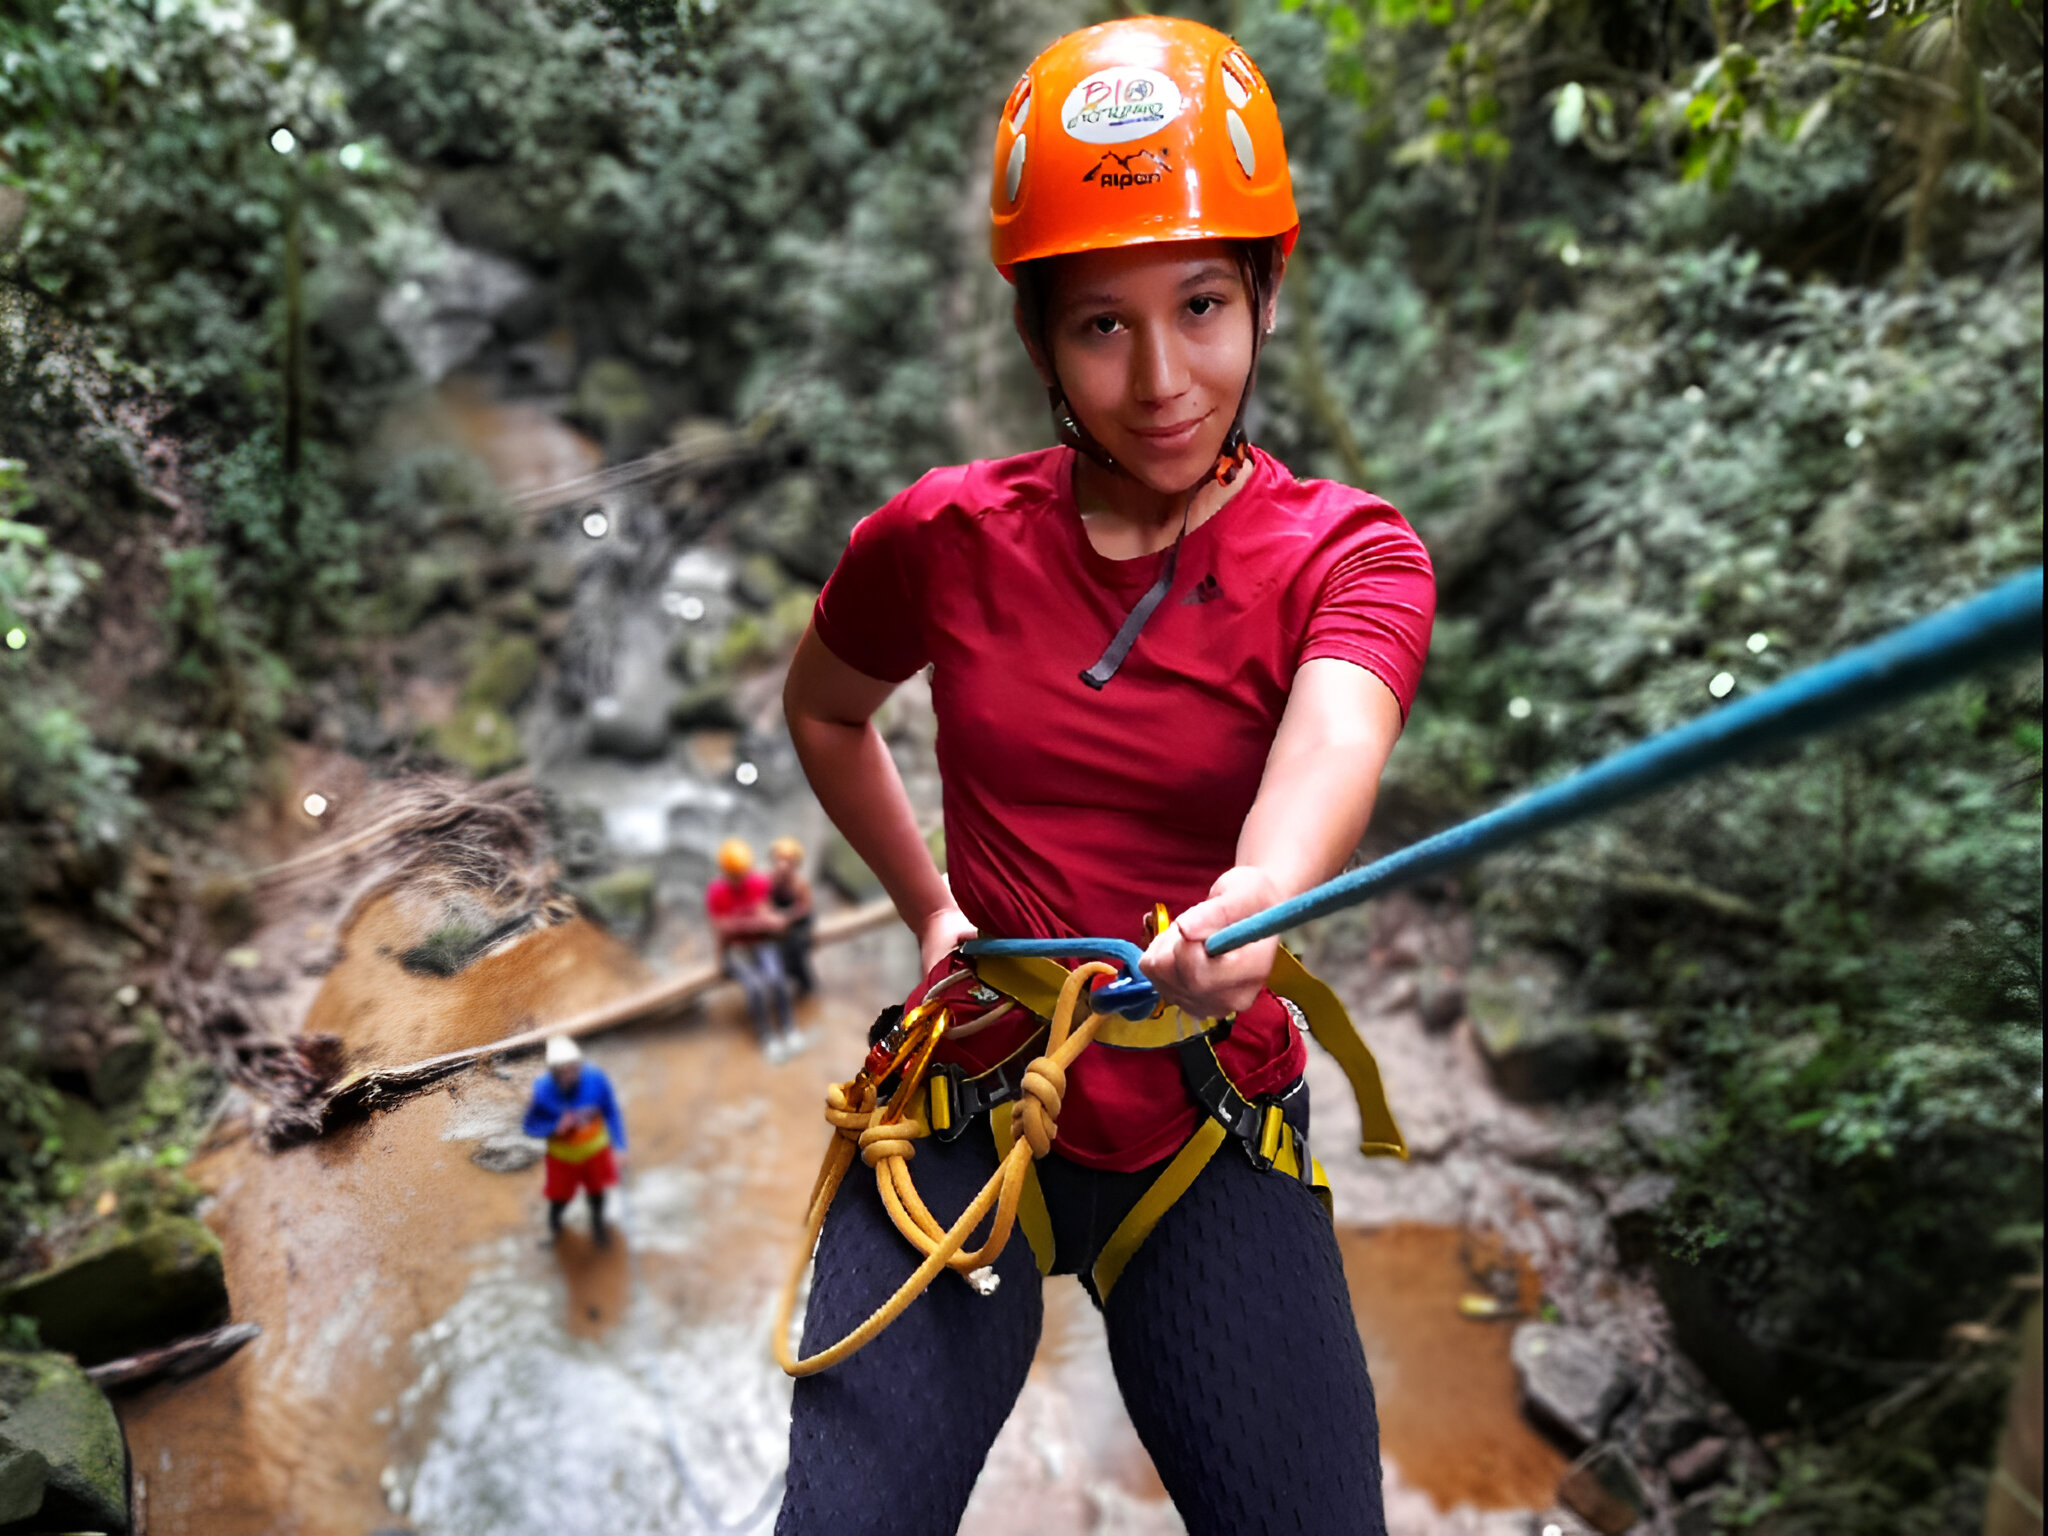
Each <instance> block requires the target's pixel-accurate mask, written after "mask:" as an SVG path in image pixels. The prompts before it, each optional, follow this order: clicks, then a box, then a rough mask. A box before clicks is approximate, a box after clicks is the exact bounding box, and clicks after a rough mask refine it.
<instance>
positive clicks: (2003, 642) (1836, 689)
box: [1204, 566, 2041, 955]
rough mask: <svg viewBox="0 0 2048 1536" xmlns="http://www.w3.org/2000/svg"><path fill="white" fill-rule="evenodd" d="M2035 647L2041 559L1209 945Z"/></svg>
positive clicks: (1236, 942) (1285, 922) (1215, 951)
mask: <svg viewBox="0 0 2048 1536" xmlns="http://www.w3.org/2000/svg"><path fill="white" fill-rule="evenodd" d="M2040 650H2041V567H2039V566H2036V567H2035V568H2034V569H2033V570H2032V571H2030V572H2028V573H2027V574H2026V575H2024V576H2015V577H2014V578H2013V579H2012V580H2010V581H2007V582H2003V583H2001V584H2000V585H1998V586H1996V587H1993V588H1992V589H1991V590H1990V591H1989V592H1986V593H1984V594H1983V595H1982V596H1979V597H1977V598H1974V599H1972V600H1971V601H1969V602H1967V603H1962V604H1959V605H1957V606H1956V607H1954V608H1950V609H1948V610H1946V611H1945V612H1942V613H1937V614H1935V615H1933V616H1932V617H1931V618H1925V619H1921V620H1920V621H1919V622H1917V623H1914V624H1908V625H1907V626H1906V627H1905V628H1903V629H1897V630H1894V631H1893V632H1892V633H1891V634H1889V635H1886V636H1885V637H1884V638H1883V639H1880V640H1874V641H1872V642H1871V643H1870V644H1868V645H1860V646H1857V647H1856V648H1855V649H1854V650H1850V651H1844V652H1843V653H1842V654H1841V655H1839V656H1837V657H1835V658H1834V659H1833V660H1831V661H1824V662H1822V663H1820V664H1819V665H1818V666H1814V667H1809V668H1807V669H1806V670H1805V671H1803V672H1795V673H1794V674H1793V675H1792V676H1790V677H1788V678H1786V679H1784V680H1783V681H1782V682H1778V683H1774V684H1772V685H1771V686H1770V687H1769V688H1766V689H1764V691H1763V692H1761V693H1758V694H1755V695H1752V696H1751V697H1749V698H1746V699H1742V700H1739V701H1738V702H1736V703H1734V704H1729V705H1727V706H1725V707H1723V708H1721V709H1717V710H1714V711H1713V712H1712V713H1710V714H1706V715H1702V716H1701V717H1700V718H1699V719H1697V720H1691V721H1688V722H1687V723H1686V724H1684V725H1681V726H1678V727H1675V728H1674V729H1672V730H1669V731H1666V732H1664V733H1663V734H1662V735H1659V736H1653V737H1651V738H1650V739H1649V740H1648V741H1645V742H1639V743H1638V744H1637V745H1635V746H1633V747H1627V748H1624V749H1623V750H1622V751H1620V752H1617V753H1615V754H1614V755H1613V756H1612V757H1609V758H1606V759H1605V760H1603V761H1601V762H1598V763H1595V764H1594V765H1593V766H1592V767H1590V768H1587V769H1585V770H1584V771H1583V772H1580V773H1575V774H1573V775H1572V776H1571V777H1570V778H1568V779H1565V780H1563V781H1562V782H1560V783H1557V784H1552V785H1550V786H1548V787H1547V788H1544V789H1539V790H1536V791H1534V792H1533V793H1531V794H1527V795H1524V796H1523V797H1522V798H1521V799H1519V800H1513V801H1510V802H1509V803H1508V804H1506V805H1504V806H1501V807H1499V808H1498V809H1496V810H1491V811H1488V812H1486V813H1485V814H1484V815H1481V816H1475V817H1474V818H1472V820H1470V821H1467V822H1464V823H1461V824H1460V825H1458V826H1455V827H1452V828H1450V829H1449V830H1448V831H1444V832H1439V833H1437V834H1436V835H1435V836H1434V837H1427V838H1424V839H1423V840H1422V841H1421V842H1419V843H1414V844H1411V845H1410V846H1409V847H1407V848H1404V849H1402V850H1401V851H1400V852H1399V853H1396V854H1391V855H1389V856H1388V857H1387V858H1384V859H1381V860H1379V861H1378V862H1376V863H1373V864H1368V865H1366V866H1365V867H1364V868H1363V869H1357V870H1353V871H1352V872H1350V873H1349V874H1343V875H1339V876H1338V877H1337V878H1336V879H1334V880H1330V881H1327V882H1325V883H1324V884H1322V885H1319V886H1317V887H1316V888H1315V889H1314V890H1312V891H1307V892H1305V893H1303V894H1302V895H1300V896H1296V897H1295V898H1294V899H1293V900H1291V901H1283V902H1280V903H1279V904H1278V905H1276V906H1272V907H1268V908H1267V909H1266V910H1265V911H1263V912H1260V913H1258V914H1256V915H1255V916H1252V917H1248V918H1245V919H1244V920H1243V921H1241V922H1236V923H1232V924H1231V925H1230V926H1229V927H1227V928H1223V929H1220V930H1218V931H1217V932H1216V933H1214V934H1212V935H1210V937H1209V940H1208V942H1207V944H1206V945H1205V946H1204V947H1205V948H1206V949H1207V950H1208V951H1209V953H1210V954H1212V955H1221V954H1226V953H1228V952H1229V951H1231V950H1233V949H1237V948H1239V947H1240V946H1242V945H1245V944H1251V943H1255V942H1257V941H1258V940H1260V939H1266V938H1271V937H1272V936H1273V935H1274V934H1277V933H1280V932H1282V931H1284V930H1286V929H1288V928H1292V927H1294V926H1295V925H1296V924H1298V923H1304V922H1307V921H1308V920H1309V919H1310V918H1315V917H1322V916H1325V915H1326V914H1328V913H1331V912H1336V911H1340V910H1341V909H1343V908H1345V907H1351V906H1356V905H1357V904H1358V903H1359V902H1361V901H1366V900H1368V899H1370V898H1371V897H1374V896H1377V895H1379V894H1380V893H1381V892H1382V891H1387V890H1391V889H1393V888H1394V887H1395V886H1398V885H1405V884H1408V883H1410V882H1412V881H1416V880H1422V879H1426V878H1428V877H1429V876H1431V875H1434V874H1437V873H1439V872H1440V871H1442V870H1446V869H1449V868H1451V867H1453V866H1454V865H1458V864H1464V863H1467V862H1469V861H1470V860H1472V859H1476V858H1478V857H1480V856H1481V855H1483V854H1488V853H1492V852H1494V851H1495V850H1496V849H1499V848H1505V847H1507V846H1508V845H1510V844H1512V843H1519V842H1523V841H1525V840H1527V839H1529V838H1532V837H1535V836H1537V835H1538V834H1539V833H1543V832H1548V831H1551V830H1552V829H1553V828H1556V827H1561V826H1564V825H1565V824H1566V823H1568V822H1573V821H1578V820H1581V819H1583V818H1585V817H1587V816H1591V815H1595V814H1597V813H1600V812H1603V811H1611V810H1613V809H1615V808H1616V807H1617V806H1621V805H1625V804H1627V803H1628V802H1629V801H1631V800H1636V799H1640V798H1641V797H1642V796H1644V795H1647V794H1651V793H1653V792H1655V791H1656V790H1659V789H1664V788H1666V787H1668V786H1670V785H1672V784H1676V783H1678V782H1679V781H1680V780H1681V779H1688V778H1691V777H1693V776H1694V775H1695V774H1700V773H1704V772H1706V771H1707V770H1708V769H1711V768H1718V767H1721V766H1722V765H1723V764H1726V763H1729V762H1732V761H1734V760H1735V759H1736V758H1739V757H1744V756H1747V755H1749V754H1750V753H1753V752H1758V751H1761V750H1762V749H1764V748H1765V747H1770V746H1775V745H1777V744H1779V743H1781V742H1787V741H1794V740H1797V739H1798V738H1800V737H1803V736H1817V735H1819V734H1820V733H1821V732H1823V731H1828V730H1833V729H1835V728H1836V727H1838V726H1842V725H1846V724H1847V723H1848V722H1849V721H1851V720H1854V719H1856V718H1857V717H1859V716H1861V715H1866V714H1870V713H1872V712H1874V711H1876V710H1880V709H1884V708H1888V707H1889V706H1891V705H1893V704H1897V703H1899V702H1901V701H1902V700H1905V699H1907V698H1910V697H1911V696H1912V695H1914V694H1917V693H1924V692H1926V691H1927V690H1928V689H1930V688H1935V687H1939V686H1940V685H1941V684H1943V683H1946V682H1951V681H1953V680H1954V679H1956V678H1958V677H1961V676H1963V675H1964V674H1966V673H1969V672H1973V671H1975V670H1977V669H1978V668H1980V667H1986V666H1990V665H1992V664H1993V663H1995V662H2000V661H2008V660H2012V659H2015V658H2017V657H2019V656H2022V655H2025V654H2027V653H2029V652H2032V653H2034V654H2039V652H2040Z"/></svg>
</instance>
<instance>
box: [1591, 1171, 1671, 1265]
mask: <svg viewBox="0 0 2048 1536" xmlns="http://www.w3.org/2000/svg"><path fill="white" fill-rule="evenodd" d="M1677 1192H1678V1180H1676V1179H1674V1178H1672V1177H1671V1176H1670V1175H1669V1174H1664V1173H1639V1174H1637V1175H1636V1176H1635V1177H1634V1178H1632V1179H1630V1180H1629V1181H1628V1182H1627V1183H1626V1184H1624V1185H1622V1186H1621V1188H1620V1189H1618V1190H1616V1191H1615V1192H1614V1198H1612V1199H1611V1200H1609V1201H1608V1202H1607V1224H1608V1226H1609V1227H1611V1228H1612V1229H1613V1231H1614V1248H1615V1252H1616V1253H1618V1254H1619V1255H1620V1257H1621V1262H1622V1263H1624V1264H1628V1265H1637V1264H1646V1263H1648V1262H1649V1261H1650V1260H1651V1259H1652V1258H1654V1257H1655V1256H1656V1253H1657V1229H1658V1226H1659V1224H1660V1223H1661V1222H1662V1220H1663V1216H1664V1208H1665V1207H1666V1206H1667V1205H1669V1204H1670V1203H1671V1197H1672V1196H1673V1195H1675V1194H1676V1193H1677Z"/></svg>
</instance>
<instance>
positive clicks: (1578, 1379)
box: [1509, 1323, 1633, 1450]
mask: <svg viewBox="0 0 2048 1536" xmlns="http://www.w3.org/2000/svg"><path fill="white" fill-rule="evenodd" d="M1509 1354H1510V1357H1511V1358H1512V1359H1513V1361H1514V1365H1515V1376H1516V1378H1517V1379H1518V1380H1519V1381H1520V1382H1521V1386H1522V1405H1523V1407H1524V1409H1525V1410H1526V1411H1527V1412H1528V1415H1529V1417H1530V1418H1531V1419H1533V1420H1534V1421H1535V1422H1536V1423H1538V1424H1540V1425H1541V1426H1542V1427H1543V1428H1545V1429H1547V1430H1549V1431H1550V1432H1551V1433H1552V1434H1555V1435H1557V1436H1558V1437H1559V1438H1561V1439H1562V1440H1563V1441H1564V1442H1565V1444H1566V1445H1567V1446H1568V1447H1569V1448H1570V1449H1572V1450H1578V1449H1580V1448H1581V1447H1584V1446H1586V1445H1589V1444H1591V1443H1592V1442H1593V1441H1595V1440H1598V1439H1599V1438H1600V1437H1601V1436H1602V1435H1604V1434H1606V1433H1607V1426H1608V1423H1609V1422H1610V1421H1611V1420H1612V1419H1613V1417H1614V1413H1615V1410H1616V1409H1618V1408H1619V1407H1620V1406H1621V1405H1622V1404H1623V1403H1624V1402H1626V1401H1627V1400H1628V1396H1629V1393H1630V1392H1631V1391H1632V1390H1633V1384H1632V1383H1631V1382H1630V1380H1629V1378H1628V1375H1627V1372H1626V1371H1625V1370H1624V1368H1623V1366H1622V1362H1621V1360H1620V1359H1619V1358H1618V1357H1617V1356H1616V1355H1615V1354H1614V1353H1613V1351H1611V1350H1610V1349H1608V1348H1607V1346H1606V1345H1604V1344H1602V1343H1601V1342H1600V1341H1599V1340H1598V1339H1596V1338H1594V1337H1593V1335H1592V1334H1590V1333H1588V1332H1587V1331H1586V1330H1585V1329H1583V1328H1570V1327H1566V1326H1564V1325H1562V1324H1559V1323H1524V1324H1522V1325H1521V1326H1520V1327H1519V1328H1517V1329H1516V1330H1515V1337H1514V1342H1513V1343H1512V1345H1511V1346H1510V1348H1509Z"/></svg>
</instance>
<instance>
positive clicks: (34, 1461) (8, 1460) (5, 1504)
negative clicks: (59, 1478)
mask: <svg viewBox="0 0 2048 1536" xmlns="http://www.w3.org/2000/svg"><path fill="white" fill-rule="evenodd" d="M49 1480H50V1463H49V1461H48V1460H47V1459H46V1458H45V1457H44V1455H43V1453H42V1452H41V1451H38V1450H35V1449H33V1448H31V1447H29V1446H26V1445H14V1444H11V1443H10V1442H9V1441H8V1440H7V1438H6V1437H5V1435H0V1526H4V1527H5V1528H6V1529H8V1530H20V1529H21V1527H20V1526H18V1525H16V1524H14V1523H13V1522H15V1521H17V1520H26V1519H28V1517H29V1516H30V1515H33V1514H34V1513H36V1511H38V1510H40V1509H41V1508H42V1507H43V1485H44V1484H45V1483H47V1482H48V1481H49Z"/></svg>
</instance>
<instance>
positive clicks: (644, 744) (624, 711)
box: [590, 698, 668, 763]
mask: <svg viewBox="0 0 2048 1536" xmlns="http://www.w3.org/2000/svg"><path fill="white" fill-rule="evenodd" d="M667 750H668V718H667V712H666V710H664V709H663V708H662V707H661V705H660V704H659V703H658V702H655V703H652V704H651V705H650V704H649V703H648V702H647V701H641V700H634V701H631V702H630V703H629V702H628V701H626V700H623V699H615V698H602V699H597V700H594V701H593V702H592V704H591V708H590V751H591V753H592V755H593V756H596V757H616V758H618V759H620V760H621V761H623V762H628V763H646V762H652V761H653V760H654V759H655V758H657V757H660V756H661V754H662V753H664V752H666V751H667Z"/></svg>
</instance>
